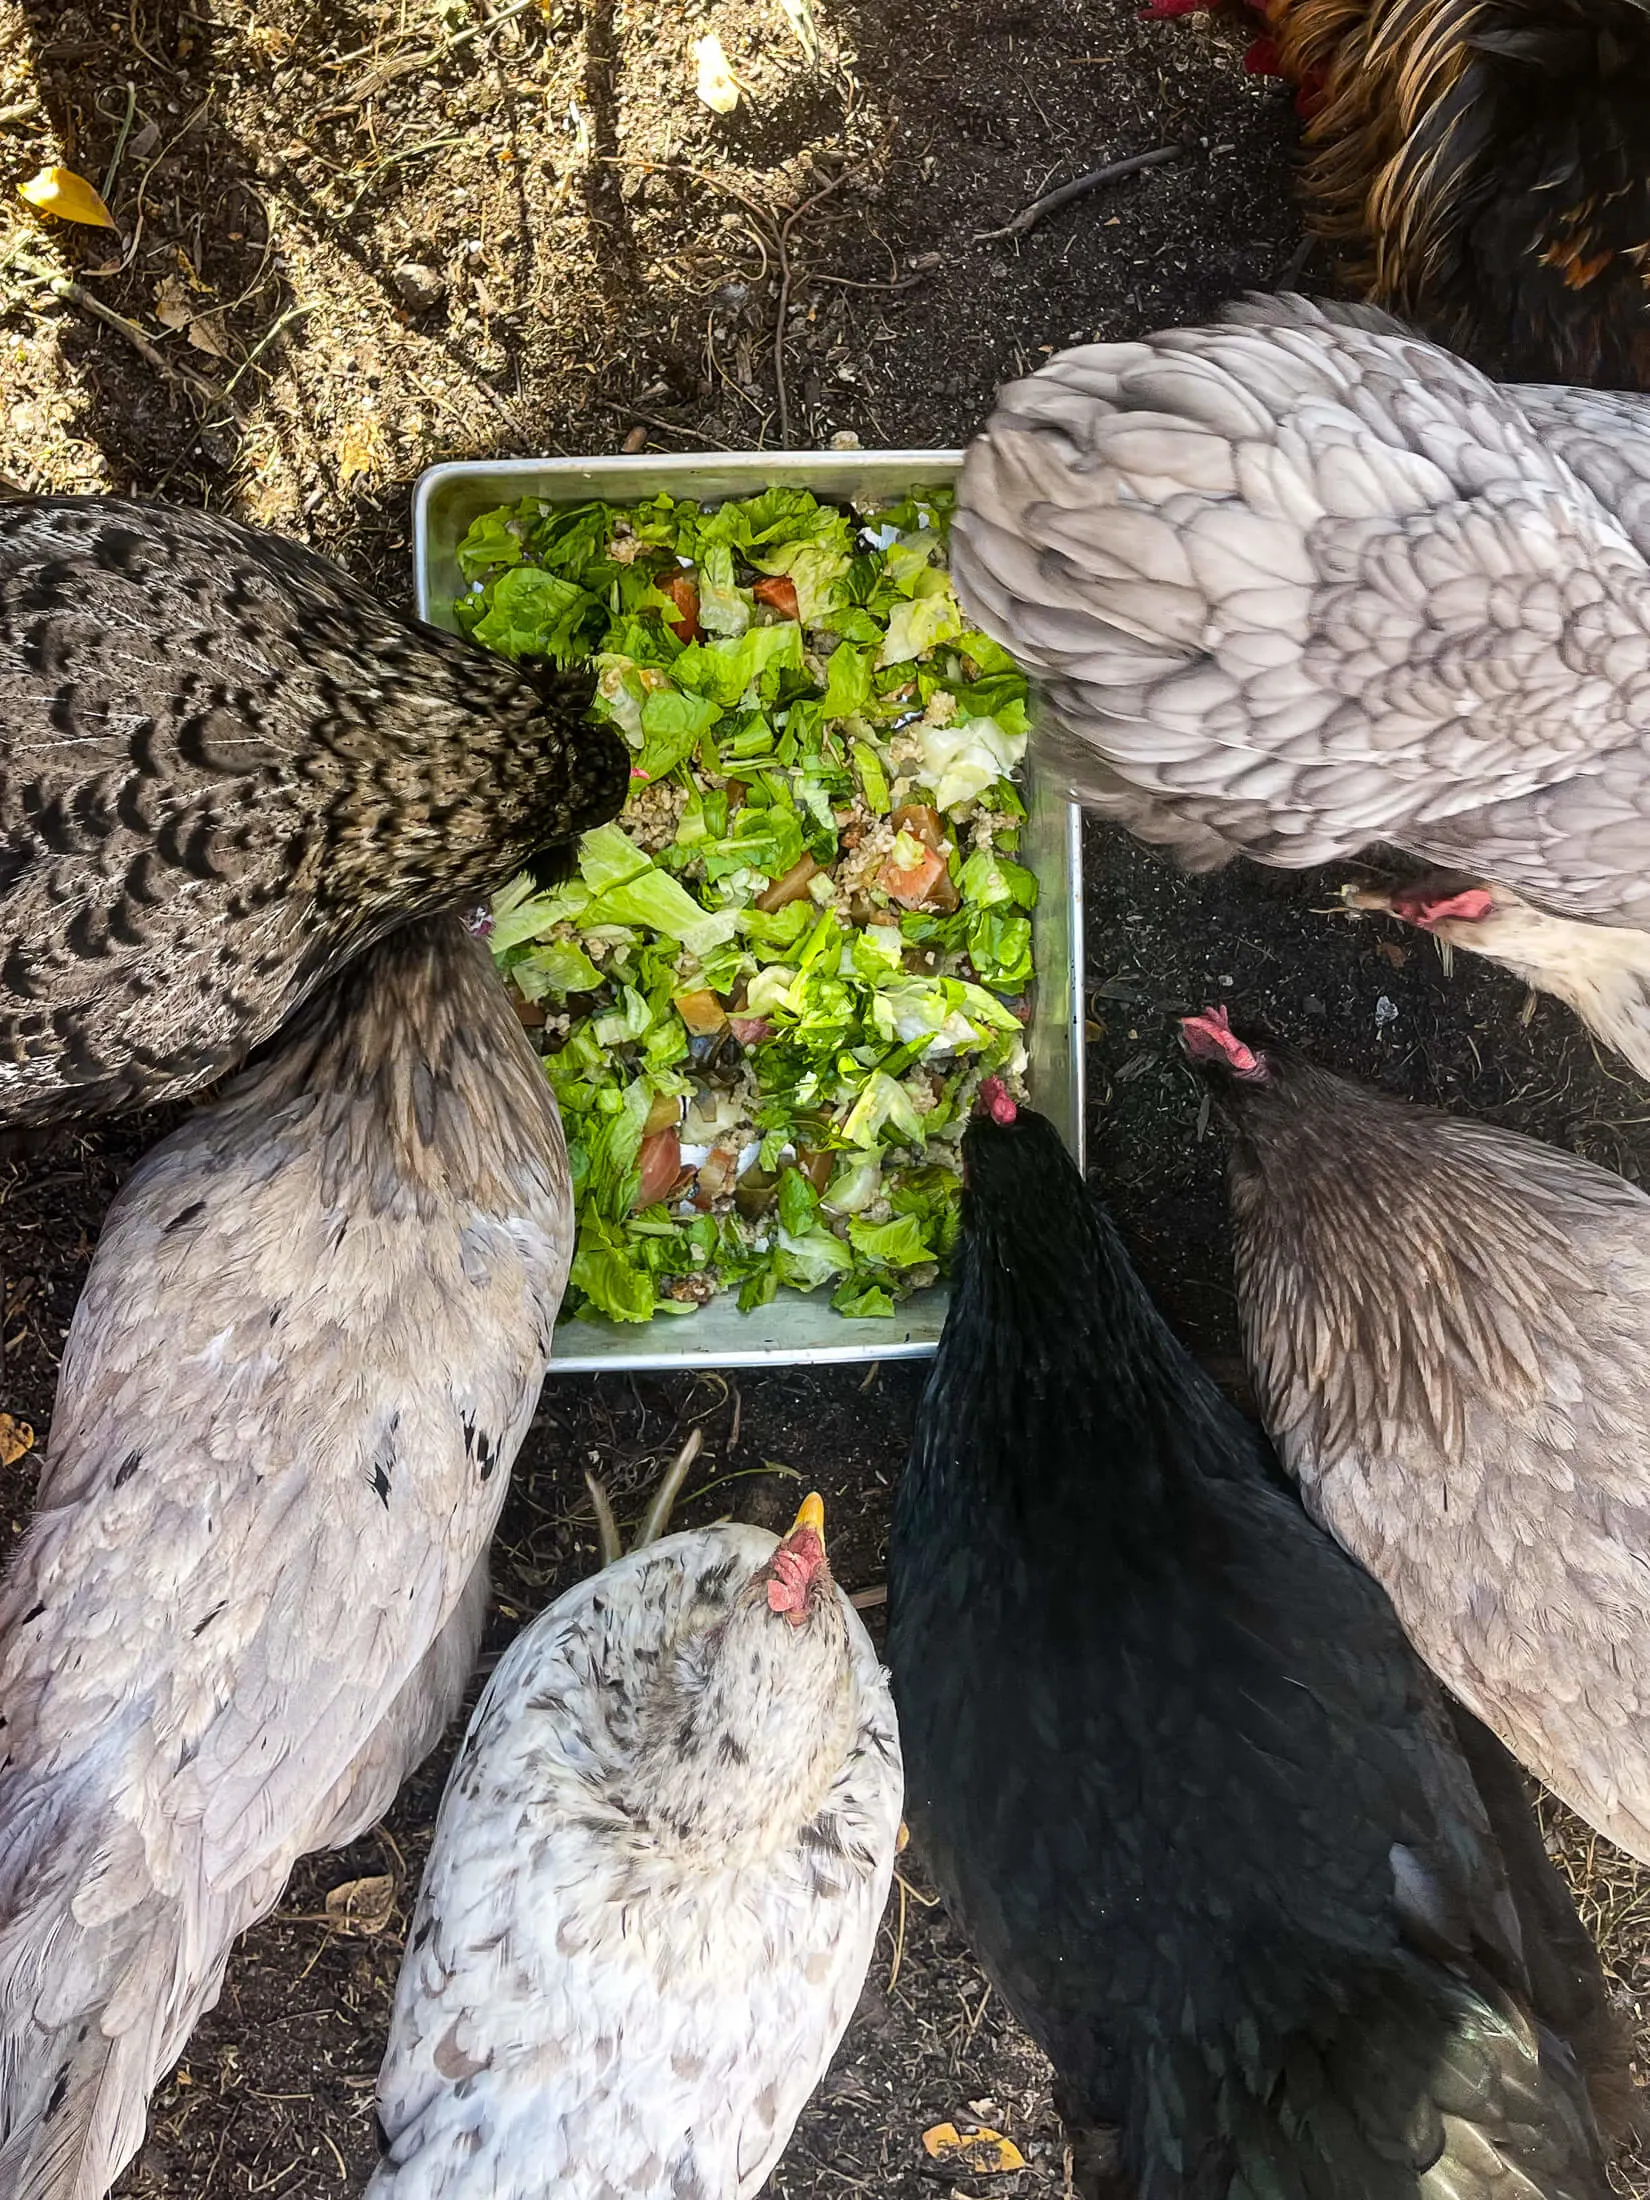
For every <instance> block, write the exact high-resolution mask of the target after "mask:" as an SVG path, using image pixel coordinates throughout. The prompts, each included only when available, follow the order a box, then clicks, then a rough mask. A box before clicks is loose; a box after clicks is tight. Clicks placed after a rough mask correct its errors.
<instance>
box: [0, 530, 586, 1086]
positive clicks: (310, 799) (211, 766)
mask: <svg viewBox="0 0 1650 2200" xmlns="http://www.w3.org/2000/svg"><path fill="white" fill-rule="evenodd" d="M588 695H589V688H588V684H587V682H586V679H585V677H584V676H583V675H552V676H548V677H542V678H537V677H529V676H528V675H526V674H524V673H523V672H521V671H519V670H517V669H516V668H514V667H513V666H511V665H508V664H506V663H503V662H502V661H501V660H500V659H498V658H496V657H492V656H489V655H488V654H486V653H485V652H484V651H482V650H480V649H478V648H476V647H475V646H474V645H473V644H471V643H469V642H466V641H462V640H460V639H458V638H457V637H455V636H453V635H450V634H444V633H441V632H438V631H437V630H436V629H435V628H433V627H429V626H425V625H422V624H420V623H419V622H417V621H415V620H411V619H406V618H403V617H400V616H398V615H397V614H396V613H394V612H392V611H388V610H386V609H385V608H384V607H383V606H382V605H380V604H378V603H376V602H375V601H374V600H373V598H372V597H371V596H370V595H369V594H368V593H367V592H366V591H365V590H364V589H362V588H360V587H358V586H357V585H356V584H355V583H354V582H353V581H351V580H349V579H348V578H347V577H346V576H345V575H344V574H342V573H341V572H339V571H338V570H337V569H336V568H335V567H333V566H331V565H328V564H327V563H326V562H325V561H324V560H323V559H321V558H318V557H315V556H313V555H312V554H311V553H310V552H308V551H307V550H303V549H301V548H299V547H298V546H297V545H295V544H292V543H289V542H283V541H281V540H280V539H279V538H278V537H276V536H274V535H268V534H263V533H260V532H259V531H257V530H255V529H253V528H249V527H243V526H241V525H239V524H238V523H237V522H235V521H233V520H228V519H222V518H219V517H216V516H213V515H210V514H207V513H203V512H188V511H180V510H173V509H171V508H169V507H167V506H164V505H157V504H140V503H131V502H126V501H123V500H119V499H115V498H92V497H36V498H27V499H24V500H22V501H19V502H17V503H14V504H0V1124H9V1125H29V1124H39V1123H45V1122H51V1121H54V1120H57V1119H59V1118H64V1117H73V1116H89V1115H100V1114H108V1113H111V1112H115V1111H118V1110H122V1109H126V1108H131V1107H135V1106H140V1105H143V1104H145V1103H147V1102H151V1101H158V1100H162V1099H167V1098H174V1097H177V1096H180V1095H182V1094H184V1093H187V1092H189V1091H191V1090H193V1089H194V1088H196V1087H198V1086H200V1085H203V1084H206V1083H208V1082H209V1081H210V1080H212V1079H213V1078H215V1077H217V1076H219V1075H220V1074H221V1073H222V1072H223V1071H225V1070H227V1069H229V1068H230V1067H232V1066H233V1064H234V1063H235V1062H236V1061H238V1060H239V1059H240V1057H241V1056H243V1055H244V1054H245V1053H246V1052H247V1051H248V1049H249V1048H250V1047H252V1046H254V1045H256V1044H257V1043H258V1042H259V1041H260V1040H262V1039H265V1038H267V1037H268V1036H269V1035H270V1034H271V1033H272V1032H274V1031H275V1030H276V1029H277V1028H278V1027H279V1026H280V1025H281V1023H282V1022H283V1021H284V1020H285V1018H286V1017H287V1016H288V1015H289V1014H290V1013H291V1011H292V1010H293V1009H294V1008H296V1007H297V1006H298V1004H299V1003H300V1002H301V1001H302V1000H304V999H305V998H306V997H307V996H308V995H309V994H311V993H313V992H314V990H315V989H316V987H317V986H318V985H320V984H321V983H322V981H323V980H324V979H326V978H327V977H328V976H330V975H331V974H332V973H333V972H334V971H336V970H337V969H338V968H339V967H340V966H341V965H343V964H344V963H346V962H348V961H349V960H350V959H351V958H352V957H353V956H354V955H356V954H358V953H359V952H360V951H361V950H362V949H363V948H365V947H367V946H369V945H370V944H371V943H372V941H374V940H375V939H377V938H380V937H381V936H382V935H383V934H384V933H385V932H387V931H389V930H390V929H391V928H392V927H393V926H394V925H396V924H398V923H400V922H402V921H403V920H404V919H407V918H409V917H415V916H420V915H426V914H430V913H433V912H434V911H436V910H440V909H443V908H452V907H455V906H458V905H460V904H462V903H463V902H465V901H473V900H475V899H476V898H478V897H479V896H482V895H484V894H486V893H488V892H489V891H491V890H492V889H493V888H494V887H495V886H498V885H500V884H502V883H503V882H504V880H506V879H507V878H508V877H509V876H510V875H511V873H512V872H514V871H516V870H518V869H519V868H520V867H521V865H522V864H523V863H524V862H525V861H527V860H528V859H529V858H531V857H532V856H533V855H535V854H536V853H538V852H540V851H542V850H544V849H547V848H549V847H552V846H554V845H555V844H557V843H559V842H563V841H566V840H568V839H569V838H571V837H572V836H573V835H574V834H576V833H578V832H580V831H581V830H583V829H584V828H586V827H588V826H591V825H595V824H599V823H601V822H602V821H603V820H605V819H607V818H609V817H611V816H613V815H614V814H615V813H616V812H617V811H618V809H619V807H620V805H621V804H622V802H623V799H624V793H625V788H626V785H627V781H628V767H627V759H626V755H625V751H624V746H623V743H622V742H620V741H619V740H617V739H616V738H615V736H614V735H613V734H612V733H611V732H609V731H607V730H605V729H599V728H597V727H594V726H591V725H589V724H587V723H586V722H585V721H584V716H583V706H584V704H585V702H586V701H587V700H588Z"/></svg>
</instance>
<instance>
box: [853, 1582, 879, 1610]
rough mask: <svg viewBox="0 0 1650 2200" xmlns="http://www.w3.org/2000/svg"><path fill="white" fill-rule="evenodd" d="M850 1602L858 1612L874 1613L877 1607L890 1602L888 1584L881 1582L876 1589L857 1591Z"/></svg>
mask: <svg viewBox="0 0 1650 2200" xmlns="http://www.w3.org/2000/svg"><path fill="white" fill-rule="evenodd" d="M848 1602H849V1603H850V1604H851V1605H852V1606H853V1608H854V1610H855V1611H856V1612H869V1611H872V1610H873V1609H874V1608H875V1607H876V1606H877V1605H879V1604H886V1603H887V1602H888V1584H887V1582H886V1581H879V1582H878V1583H877V1585H876V1587H875V1588H874V1589H856V1590H855V1591H854V1593H853V1595H852V1596H851V1597H850V1598H849V1599H848Z"/></svg>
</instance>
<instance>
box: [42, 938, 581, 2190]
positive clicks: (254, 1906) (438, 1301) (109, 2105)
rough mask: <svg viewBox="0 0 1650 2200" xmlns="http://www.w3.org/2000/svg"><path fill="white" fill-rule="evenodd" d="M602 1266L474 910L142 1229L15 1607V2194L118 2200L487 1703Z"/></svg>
mask: <svg viewBox="0 0 1650 2200" xmlns="http://www.w3.org/2000/svg"><path fill="white" fill-rule="evenodd" d="M571 1238H572V1217H571V1205H570V1196H569V1188H568V1178H567V1164H566V1154H565V1151H564V1148H563V1145H562V1139H561V1127H560V1123H559V1121H558V1118H557V1114H556V1109H555V1104H554V1101H553V1099H552V1097H551V1094H550V1091H549V1088H548V1086H547V1085H546V1084H545V1081H544V1077H543V1073H542V1071H541V1069H540V1067H539V1064H538V1062H537V1061H536V1060H535V1058H534V1056H533V1054H532V1051H531V1049H530V1048H529V1046H528V1045H527V1043H526V1040H525V1038H524V1036H523V1034H522V1032H521V1028H520V1026H519V1024H518V1022H517V1020H516V1018H515V1015H514V1013H513V1012H512V1010H511V1008H510V1005H509V1002H508V1000H507V998H506V996H505V994H504V992H503V990H502V988H501V987H500V986H499V984H498V982H497V980H496V979H495V977H494V976H493V973H492V970H491V968H490V966H489V962H488V958H487V955H486V953H485V951H484V950H483V949H482V948H481V947H480V946H479V945H478V944H477V943H476V942H475V941H474V940H472V939H471V938H470V937H469V936H468V935H467V933H466V931H465V929H464V926H463V924H462V923H461V922H460V921H459V920H458V919H457V918H453V917H439V918H431V919H426V920H423V921H421V922H419V923H416V924H414V925H411V926H408V927H406V928H404V929H402V930H401V931H398V932H396V933H394V934H392V935H391V936H390V937H389V938H388V939H386V940H384V941H383V942H381V943H380V944H379V945H378V946H377V947H375V948H373V949H371V950H370V951H369V952H368V953H367V955H366V956H364V957H363V958H362V959H361V961H360V962H358V963H357V964H356V965H354V966H353V967H352V968H351V969H350V970H349V971H348V972H346V973H345V974H344V975H343V976H342V977H341V978H339V979H337V980H336V981H335V982H334V983H333V985H332V986H331V987H330V988H329V989H328V990H327V991H326V992H324V993H323V994H322V995H321V996H320V997H319V998H318V999H317V1000H315V1001H314V1002H313V1003H312V1004H311V1005H310V1006H309V1007H308V1008H306V1009H305V1010H304V1011H302V1012H301V1014H300V1016H299V1018H298V1019H297V1020H296V1022H295V1023H294V1025H293V1026H292V1028H291V1030H290V1032H289V1033H288V1035H287V1036H286V1037H285V1038H284V1040H283V1041H282V1043H281V1044H280V1045H279V1047H278V1048H277V1049H275V1050H272V1051H271V1052H270V1053H269V1054H267V1055H266V1056H265V1057H264V1058H263V1059H262V1060H261V1061H260V1062H258V1063H256V1064H254V1065H253V1066H252V1067H251V1068H250V1069H249V1070H248V1071H247V1073H246V1074H245V1075H244V1076H243V1077H242V1078H240V1079H239V1080H238V1081H237V1082H236V1083H235V1084H234V1085H233V1086H231V1087H230V1088H229V1089H228V1090H227V1091H226V1092H225V1093H224V1094H223V1095H222V1096H221V1097H219V1098H218V1099H217V1100H215V1101H214V1102H213V1103H212V1104H211V1105H209V1106H207V1107H203V1108H202V1109H201V1110H200V1111H199V1112H197V1113H196V1114H195V1115H194V1116H192V1117H191V1118H190V1119H189V1120H188V1121H187V1122H185V1123H184V1125H183V1126H182V1128H181V1129H179V1130H178V1131H176V1132H175V1133H174V1134H173V1135H172V1136H171V1137H170V1138H168V1139H167V1140H165V1141H164V1143H162V1144H161V1145H159V1146H157V1147H156V1148H155V1149H154V1151H153V1152H152V1153H150V1154H149V1155H148V1156H147V1157H146V1159H145V1160H144V1161H143V1162H142V1164H141V1165H140V1166H139V1167H138V1169H137V1170H136V1171H135V1172H134V1174H133V1175H132V1177H131V1178H130V1179H129V1181H128V1182H127V1184H126V1185H125V1187H124V1189H123V1190H122V1192H121V1194H120V1196H119V1198H118V1199H117V1200H116V1201H115V1203H114V1206H113V1207H112V1208H111V1210H110V1213H109V1218H108V1221H107V1223H106V1225H105V1227H104V1231H103V1234H102V1237H101V1239H100V1241H99V1244H98V1248H97V1252H96V1255H95V1257H94V1259H93V1262H92V1268H91V1273H90V1275H89V1277H88V1278H87V1282H86V1288H85V1290H84V1292H83V1294H82V1296H81V1300H80V1304H79V1306H78V1308H77V1309H76V1312H75V1317H74V1323H73V1326H72V1328H71V1330H70V1332H69V1339H68V1344H67V1347H66V1350H65V1355H64V1362H63V1370H62V1376H61V1380H60V1382H59V1387H58V1396H57V1406H56V1411H55V1415H54V1419H53V1424H52V1431H51V1441H50V1447H49V1451H48V1455H47V1461H46V1466H45V1471H44V1474H43V1476H42V1480H41V1485H40V1491H39V1511H38V1515H37V1517H36V1519H35V1521H34V1523H33V1525H32V1527H31V1528H30V1530H29V1532H28V1534H27V1536H26V1538H25V1539H24V1542H23V1544H22V1546H21V1548H20V1550H19V1552H18V1553H17V1556H16V1558H15V1560H14V1562H13V1564H12V1566H11V1568H10V1571H9V1573H8V1574H7V1577H6V1580H5V1584H4V1587H3V1590H0V1706H3V1707H4V1722H3V1723H4V1730H5V1758H4V1762H3V1764H0V2192H3V2193H4V2194H5V2195H6V2200H102V2195H103V2194H105V2193H106V2192H107V2190H108V2188H109V2186H110V2184H111V2183H112V2181H113V2180H114V2178H115V2177H116V2175H117V2174H118V2173H119V2171H120V2169H121V2167H122V2165H123V2164H124V2163H126V2162H127V2161H128V2160H129V2159H130V2158H131V2156H132V2155H133V2154H134V2153H135V2152H136V2150H137V2148H138V2146H139V2145H140V2143H141V2141H142V2138H143V2131H144V2121H145V2111H146V2104H147V2099H148V2094H149V2091H150V2088H151V2087H152V2086H153V2085H154V2083H155V2082H156V2080H157V2079H158V2078H159V2077H160V2076H161V2074H162V2073H163V2072H164V2071H165V2070H166V2069H167V2068H168V2066H169V2065H170V2064H171V2063H172V2062H173V2061H174V2060H175V2059H176V2057H177V2055H178V2053H179V2051H180V2049H181V2048H182V2046H183V2044H184V2042H185V2040H186V2039H187V2038H188V2036H189V2033H190V2030H191V2028H192V2027H193V2025H194V2024H195V2022H196V2019H197V2018H198V2017H199V2016H200V2015H201V2013H202V2012H203V2011H204V2010H206V2009H208V2008H210V2006H211V2005H212V2003H213V2002H214V2001H215V2000H216V1998H217V1995H218V1990H219V1987H220V1984H221V1981H222V1977H223V1969H224V1964H225V1961H226V1959H227V1957H228V1954H229V1951H230V1947H231V1945H232V1943H233V1942H234V1939H235V1937H236V1935H237V1934H238V1933H240V1932H241V1931H242V1930H244V1928H245V1927H246V1926H248V1925H250V1924H251V1923H252V1922H253V1921H254V1920H255V1919H256V1918H258V1917H260V1916H262V1915H263V1914H264V1913H265V1912H266V1911H267V1910H269V1909H270V1908H271V1907H272V1906H273V1905H274V1903H275V1902H276V1900H277V1899H278V1897H279V1895H280V1892H281V1889H282V1887H283V1885H284V1884H285V1881H286V1878H287V1874H288V1872H289V1871H290V1869H291V1867H292V1865H293V1863H294V1862H295V1860H296V1859H297V1858H298V1857H299V1856H301V1855H303V1854H304V1853H305V1852H306V1851H307V1850H311V1849H318V1848H324V1847H329V1846H335V1845H338V1844H341V1843H343V1842H346V1841H349V1840H352V1839H353V1838H354V1837H355V1836H356V1835H357V1834H358V1833H360V1832H362V1831H363V1830H364V1829H365V1828H366V1827H368V1826H370V1825H372V1824H373V1823H374V1821H375V1820H376V1819H377V1818H378V1817H380V1816H381V1815H382V1813H383V1811H384V1810H385V1808H386V1807H387V1806H388V1804H389V1802H390V1800H391V1798H392V1797H393V1796H394V1794H395V1792H396V1789H397V1788H398V1787H399V1785H400V1783H401V1781H402V1779H403V1777H404V1776H405V1774H406V1773H407V1772H408V1771H409V1770H410V1769H411V1768H412V1767H413V1766H414V1765H415V1764H416V1763H417V1762H418V1761H419V1759H420V1758H421V1757H423V1756H424V1754H425V1753H426V1752H427V1751H428V1750H429V1749H430V1748H431V1747H432V1745H433V1744H434V1742H435V1741H436V1739H437V1738H438V1737H439V1735H440V1733H441V1731H442V1728H443V1727H444V1726H445V1724H446V1722H447V1720H448V1719H449V1718H450V1716H451V1715H452V1713H453V1712H454V1711H455V1710H456V1709H457V1708H458V1704H459V1701H460V1697H461V1693H462V1690H463V1687H464V1683H465V1679H466V1677H467V1675H468V1672H469V1669H470V1666H471V1664H472V1662H473V1658H474V1653H475V1649H476V1644H477V1641H478V1638H479V1634H480V1629H481V1625H482V1619H483V1613H484V1608H485V1604H486V1588H487V1584H486V1554H487V1546H488V1543H489V1541H490V1540H491V1537H492V1533H493V1527H494V1524H495V1521H496V1519H497V1516H498V1510H499V1506H500V1504H501V1502H502V1500H503V1496H504V1489H505V1484H506V1482H507V1481H508V1479H509V1471H510V1465H511V1462H512V1460H513V1459H514V1457H515V1454H516V1451H517V1449H518V1447H519V1445H520V1443H521V1440H522V1437H523V1436H524V1434H525V1432H526V1429H527V1426H528V1422H529V1420H530V1418H531V1416H532V1412H533V1408H534V1405H535V1402H536V1400H537V1397H538V1393H539V1388H540V1385H541V1382H542V1380H543V1376H544V1372H545V1367H546V1364H547V1362H548V1359H549V1353H550V1339H551V1330H552V1327H553V1324H554V1321H555V1316H556V1310H557V1307H558V1305H559V1303H560V1300H561V1293H562V1288H563V1284H564V1282H565V1279H566V1272H567V1264H568V1258H569V1254H570V1250H571Z"/></svg>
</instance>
